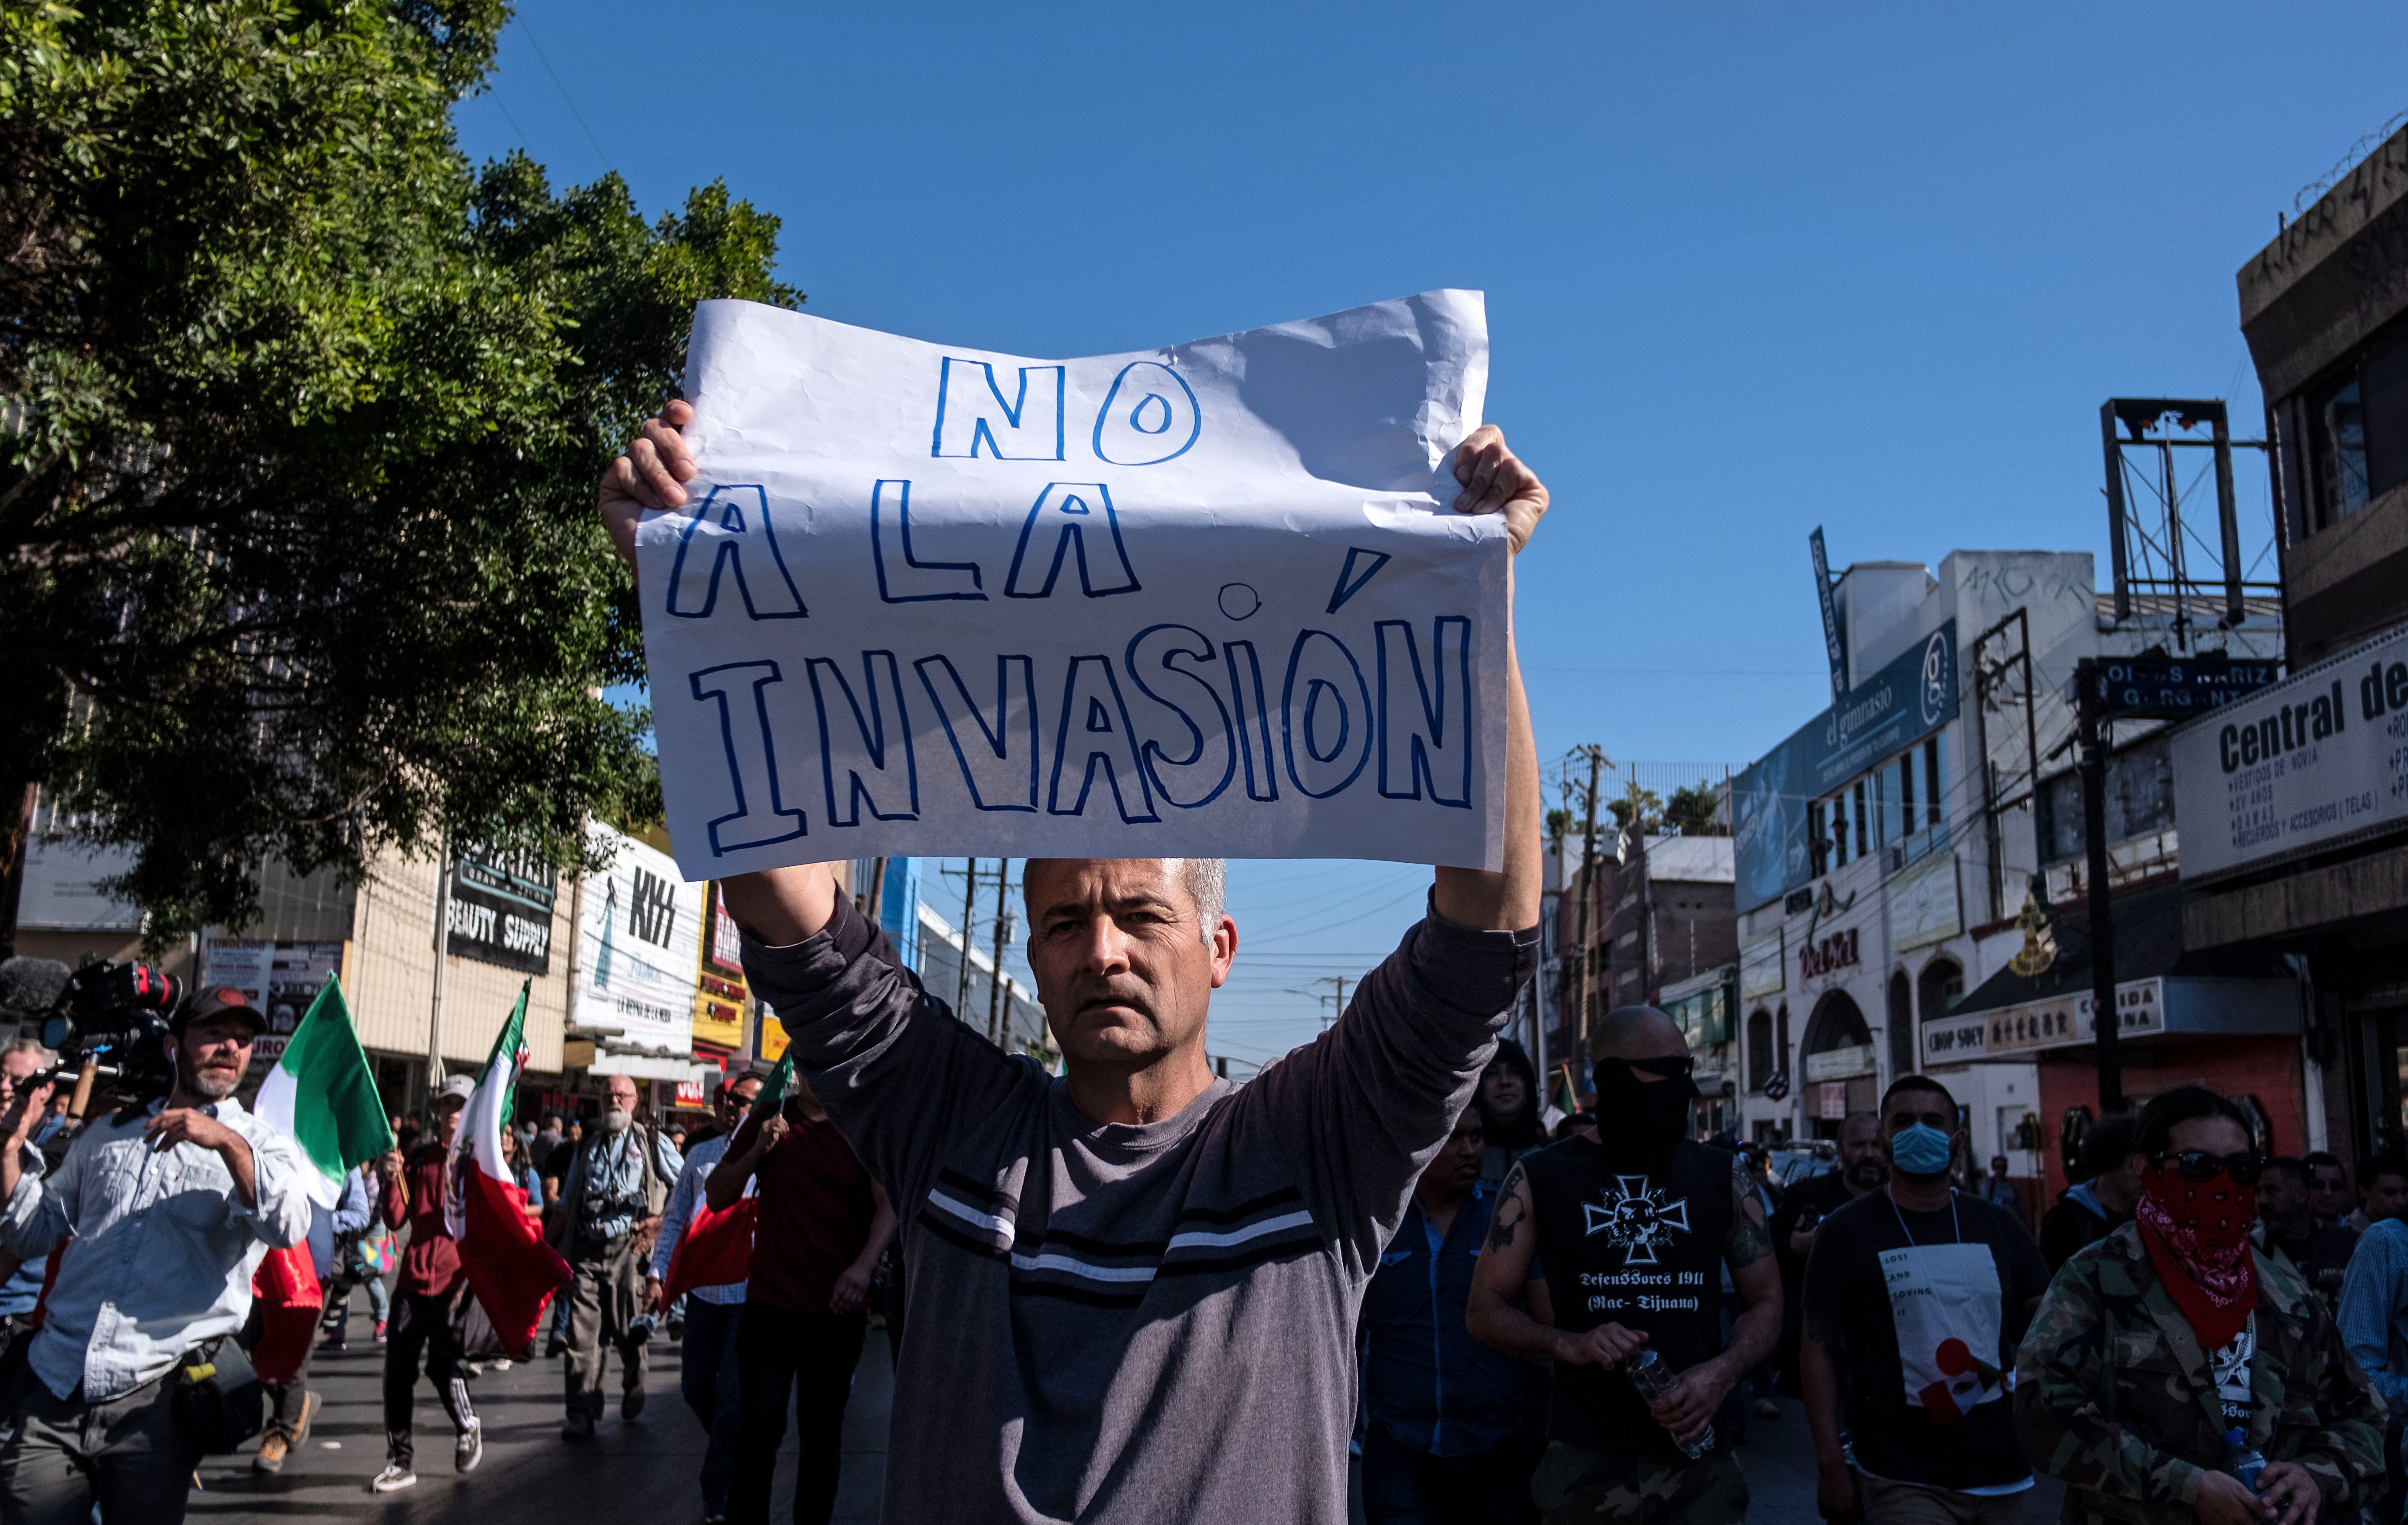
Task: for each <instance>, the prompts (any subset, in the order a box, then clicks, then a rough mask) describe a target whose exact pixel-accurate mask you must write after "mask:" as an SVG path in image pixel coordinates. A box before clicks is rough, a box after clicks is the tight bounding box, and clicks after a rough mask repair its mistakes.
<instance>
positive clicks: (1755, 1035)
mask: <svg viewBox="0 0 2408 1525" xmlns="http://www.w3.org/2000/svg"><path fill="white" fill-rule="evenodd" d="M1772 1057H1773V1056H1772V1014H1771V1013H1770V1012H1768V1011H1765V1010H1764V1009H1763V1008H1761V1007H1758V1008H1757V1009H1756V1011H1755V1012H1753V1013H1751V1014H1749V1015H1748V1019H1747V1088H1748V1089H1749V1090H1751V1091H1761V1090H1763V1089H1764V1083H1765V1082H1766V1081H1768V1080H1770V1079H1771V1078H1772Z"/></svg>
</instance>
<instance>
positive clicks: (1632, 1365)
mask: <svg viewBox="0 0 2408 1525" xmlns="http://www.w3.org/2000/svg"><path fill="white" fill-rule="evenodd" d="M1622 1369H1623V1370H1624V1371H1626V1372H1628V1373H1629V1374H1630V1385H1631V1386H1632V1387H1634V1388H1638V1389H1639V1396H1640V1397H1641V1398H1644V1399H1646V1400H1647V1402H1648V1403H1657V1402H1660V1401H1661V1400H1662V1399H1663V1397H1664V1395H1665V1394H1666V1393H1668V1392H1670V1391H1671V1390H1672V1385H1673V1384H1674V1383H1675V1382H1677V1381H1679V1380H1680V1374H1679V1373H1677V1372H1675V1371H1673V1370H1672V1367H1671V1363H1670V1362H1669V1361H1667V1360H1665V1359H1664V1358H1663V1357H1662V1356H1659V1355H1657V1354H1656V1352H1655V1351H1653V1350H1641V1352H1639V1354H1638V1355H1636V1356H1633V1357H1632V1358H1630V1360H1627V1361H1626V1362H1624V1363H1623V1368H1622ZM1673 1444H1674V1445H1676V1446H1680V1447H1681V1449H1682V1450H1683V1451H1684V1452H1686V1453H1687V1454H1688V1456H1689V1457H1690V1458H1691V1459H1692V1460H1695V1459H1696V1458H1698V1457H1701V1456H1703V1455H1705V1454H1706V1453H1707V1452H1708V1451H1711V1450H1713V1448H1714V1427H1713V1426H1712V1425H1708V1426H1706V1432H1705V1433H1704V1434H1702V1435H1699V1437H1698V1438H1697V1439H1695V1440H1681V1439H1679V1438H1678V1437H1675V1438H1674V1440H1673ZM2259 1465H2261V1466H2262V1465H2264V1463H2263V1462H2260V1463H2259Z"/></svg>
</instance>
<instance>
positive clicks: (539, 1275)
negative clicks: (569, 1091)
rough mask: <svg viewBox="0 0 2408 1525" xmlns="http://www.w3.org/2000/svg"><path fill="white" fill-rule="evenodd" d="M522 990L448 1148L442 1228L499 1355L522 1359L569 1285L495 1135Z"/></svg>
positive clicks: (505, 1116)
mask: <svg viewBox="0 0 2408 1525" xmlns="http://www.w3.org/2000/svg"><path fill="white" fill-rule="evenodd" d="M533 984H534V982H533V981H529V982H527V985H521V986H520V987H519V1000H518V1004H517V1005H515V1006H513V1007H511V1008H510V1019H509V1021H508V1022H505V1023H503V1024H502V1030H501V1032H500V1034H499V1035H498V1036H496V1037H495V1039H494V1051H493V1053H492V1054H491V1055H489V1056H487V1057H486V1059H485V1069H484V1072H483V1073H482V1074H480V1075H479V1076H478V1077H477V1090H476V1094H475V1095H473V1096H471V1097H469V1098H468V1105H467V1109H466V1111H465V1112H464V1113H462V1115H461V1117H460V1131H459V1133H458V1135H457V1137H456V1141H455V1142H454V1143H453V1144H452V1170H451V1178H450V1182H449V1189H447V1190H446V1191H445V1192H444V1193H443V1226H444V1228H445V1230H447V1231H449V1232H450V1234H451V1235H452V1238H453V1239H455V1240H457V1241H458V1242H459V1244H460V1265H461V1269H462V1270H464V1271H466V1273H467V1275H468V1285H469V1287H470V1288H473V1289H474V1290H475V1292H476V1294H477V1301H478V1302H480V1303H481V1304H482V1305H483V1307H484V1310H485V1316H486V1317H487V1318H488V1319H490V1320H492V1322H493V1326H494V1333H495V1335H496V1336H497V1337H499V1339H500V1341H501V1345H502V1349H503V1350H504V1351H506V1352H508V1353H509V1354H510V1355H512V1356H514V1357H515V1356H521V1355H523V1354H524V1353H525V1351H526V1349H527V1347H528V1346H529V1345H532V1344H533V1343H534V1342H535V1331H536V1326H537V1324H538V1323H539V1322H541V1320H542V1318H543V1309H544V1304H545V1303H547V1302H551V1301H552V1293H553V1292H554V1291H555V1290H556V1289H558V1288H559V1287H560V1286H561V1285H562V1284H563V1283H564V1282H566V1281H567V1280H568V1278H569V1274H570V1273H569V1269H568V1262H567V1261H566V1260H564V1259H561V1258H560V1257H559V1255H558V1254H556V1253H555V1252H554V1251H553V1250H552V1246H551V1245H549V1244H545V1243H544V1242H543V1232H542V1230H539V1229H538V1228H537V1227H536V1225H535V1224H534V1222H533V1221H531V1220H530V1219H529V1218H528V1217H527V1212H526V1208H527V1194H526V1190H525V1188H524V1187H521V1186H519V1185H518V1183H517V1182H516V1181H514V1180H512V1179H511V1177H510V1173H509V1168H508V1167H507V1166H505V1165H504V1164H503V1163H502V1129H505V1128H508V1127H509V1125H510V1114H511V1112H512V1111H513V1110H514V1107H513V1105H512V1103H513V1101H515V1099H516V1095H517V1088H518V1079H519V1072H520V1071H522V1070H523V1069H525V1068H526V1060H527V1051H526V1040H525V1036H524V1034H525V1029H526V1004H527V988H528V985H533Z"/></svg>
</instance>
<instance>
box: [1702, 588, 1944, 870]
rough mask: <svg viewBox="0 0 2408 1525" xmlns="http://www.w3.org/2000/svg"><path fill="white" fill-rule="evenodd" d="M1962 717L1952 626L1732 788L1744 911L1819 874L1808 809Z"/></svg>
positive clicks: (1855, 691) (1902, 656) (1911, 650)
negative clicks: (1959, 714)
mask: <svg viewBox="0 0 2408 1525" xmlns="http://www.w3.org/2000/svg"><path fill="white" fill-rule="evenodd" d="M1956 718H1957V622H1956V621H1955V620H1953V619H1952V620H1949V621H1947V622H1946V623H1945V624H1943V625H1942V626H1940V628H1939V629H1937V630H1934V631H1932V632H1931V634H1929V635H1928V636H1926V637H1925V638H1924V639H1922V640H1918V641H1916V642H1915V643H1914V645H1912V646H1910V647H1908V648H1907V649H1906V650H1905V651H1904V652H1901V653H1899V655H1898V656H1897V657H1896V658H1894V659H1893V660H1892V661H1891V662H1890V663H1889V664H1888V665H1887V666H1886V667H1885V668H1883V669H1881V670H1880V671H1879V672H1876V673H1874V674H1873V675H1872V676H1871V677H1870V678H1868V679H1866V680H1865V681H1864V682H1863V683H1858V684H1857V685H1856V687H1854V688H1852V689H1850V690H1848V692H1847V695H1846V697H1844V698H1842V699H1841V700H1840V701H1839V702H1838V703H1836V704H1833V705H1832V706H1831V707H1830V708H1829V709H1828V710H1826V711H1824V712H1822V713H1821V714H1819V715H1816V716H1815V717H1814V718H1813V719H1812V720H1810V721H1808V722H1807V723H1806V724H1805V725H1803V726H1801V727H1799V728H1798V730H1797V732H1796V733H1795V734H1793V735H1792V736H1791V737H1790V738H1789V739H1788V740H1787V741H1784V742H1782V743H1781V744H1780V745H1779V746H1777V747H1775V748H1773V749H1772V751H1771V752H1770V753H1768V754H1767V755H1764V756H1763V757H1761V758H1759V759H1757V760H1756V763H1755V764H1754V765H1752V766H1751V767H1750V768H1749V769H1748V770H1746V771H1745V772H1743V773H1742V774H1740V776H1739V777H1738V778H1737V779H1735V780H1733V781H1732V783H1731V838H1732V842H1731V853H1732V858H1733V863H1734V867H1735V869H1736V870H1737V878H1738V885H1737V888H1738V893H1739V908H1740V909H1741V910H1742V911H1746V910H1752V909H1754V908H1755V907H1756V906H1759V905H1763V904H1765V903H1766V902H1767V901H1770V900H1777V899H1780V898H1781V897H1782V896H1784V895H1786V894H1788V893H1789V892H1790V891H1791V890H1793V889H1797V888H1799V887H1800V886H1801V885H1805V884H1806V882H1807V881H1808V880H1810V879H1812V878H1813V876H1814V875H1813V855H1812V854H1811V853H1810V852H1809V851H1808V843H1807V832H1806V807H1807V806H1808V805H1810V804H1812V803H1813V801H1815V800H1817V799H1820V798H1824V797H1825V796H1827V795H1829V794H1831V793H1833V792H1834V791H1836V790H1837V789H1839V788H1840V787H1841V786H1842V785H1843V784H1846V783H1848V781H1849V780H1851V779H1853V778H1855V777H1856V775H1857V774H1859V773H1861V772H1863V771H1864V770H1866V769H1868V768H1871V766H1872V765H1873V764H1875V763H1877V762H1880V761H1881V760H1882V759H1883V758H1885V757H1887V756H1889V755H1892V754H1894V753H1898V752H1901V751H1903V750H1905V749H1906V748H1907V747H1909V746H1911V745H1913V744H1914V743H1915V742H1916V741H1921V740H1923V739H1924V738H1925V737H1927V736H1928V735H1930V734H1931V733H1932V732H1933V731H1936V730H1938V729H1939V728H1940V727H1942V726H1944V725H1946V724H1948V722H1950V721H1952V720H1954V719H1956Z"/></svg>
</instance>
